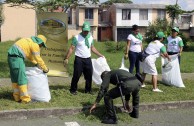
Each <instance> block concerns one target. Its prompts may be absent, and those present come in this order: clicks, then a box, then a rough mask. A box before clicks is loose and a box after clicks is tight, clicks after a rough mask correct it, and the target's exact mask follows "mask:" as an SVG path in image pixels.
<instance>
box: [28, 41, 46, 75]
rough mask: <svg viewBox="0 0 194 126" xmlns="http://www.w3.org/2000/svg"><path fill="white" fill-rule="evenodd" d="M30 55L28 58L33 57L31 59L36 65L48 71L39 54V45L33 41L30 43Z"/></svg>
mask: <svg viewBox="0 0 194 126" xmlns="http://www.w3.org/2000/svg"><path fill="white" fill-rule="evenodd" d="M31 50H32V57H33V58H30V59H33V60H35V61H33V63H37V65H38V66H39V67H40V68H41V69H42V70H43V72H45V73H48V72H49V69H48V68H47V66H46V65H45V63H44V61H43V59H42V58H41V56H40V47H39V45H38V44H36V43H34V44H33V45H32V48H31Z"/></svg>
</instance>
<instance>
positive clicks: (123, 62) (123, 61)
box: [119, 57, 129, 72]
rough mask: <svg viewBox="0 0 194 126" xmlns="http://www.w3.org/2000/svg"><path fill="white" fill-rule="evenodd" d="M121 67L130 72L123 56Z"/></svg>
mask: <svg viewBox="0 0 194 126" xmlns="http://www.w3.org/2000/svg"><path fill="white" fill-rule="evenodd" d="M119 69H122V70H126V71H127V72H129V69H128V68H126V67H125V59H124V57H123V58H122V61H121V67H120V68H119Z"/></svg>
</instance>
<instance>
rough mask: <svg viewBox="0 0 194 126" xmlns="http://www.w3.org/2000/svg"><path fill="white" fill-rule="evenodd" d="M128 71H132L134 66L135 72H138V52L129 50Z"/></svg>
mask: <svg viewBox="0 0 194 126" xmlns="http://www.w3.org/2000/svg"><path fill="white" fill-rule="evenodd" d="M128 55H129V63H130V66H129V72H130V73H133V69H134V67H135V68H136V73H140V63H139V53H138V52H132V51H129V54H128Z"/></svg>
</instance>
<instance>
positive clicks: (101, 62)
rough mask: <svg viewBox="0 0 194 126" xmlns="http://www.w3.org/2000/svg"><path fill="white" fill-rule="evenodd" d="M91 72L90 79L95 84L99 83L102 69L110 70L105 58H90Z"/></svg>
mask: <svg viewBox="0 0 194 126" xmlns="http://www.w3.org/2000/svg"><path fill="white" fill-rule="evenodd" d="M92 66H93V74H92V80H93V82H94V83H95V84H97V85H101V83H102V79H101V74H102V72H104V71H110V67H109V65H108V63H107V61H106V58H104V57H99V58H98V59H92Z"/></svg>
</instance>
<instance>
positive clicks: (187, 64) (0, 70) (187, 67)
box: [0, 41, 194, 78]
mask: <svg viewBox="0 0 194 126" xmlns="http://www.w3.org/2000/svg"><path fill="white" fill-rule="evenodd" d="M13 43H14V42H13V41H8V42H3V43H0V78H1V77H9V68H8V64H7V51H8V49H9V48H10V46H11V45H12V44H13ZM70 43H71V41H69V45H70ZM109 43H110V42H109ZM112 43H113V44H112V46H111V48H115V50H116V46H117V44H116V42H112ZM125 44H126V43H125V42H121V45H122V46H123V48H122V49H120V50H118V51H112V52H108V51H107V50H110V49H109V48H110V47H107V46H106V44H105V42H95V47H96V48H97V50H98V51H99V52H100V53H102V54H103V55H104V56H105V57H106V60H107V63H108V65H109V66H110V68H111V69H118V68H120V66H121V60H122V57H123V56H124V49H125V47H124V46H125ZM145 46H146V45H145ZM193 55H194V42H189V49H187V50H185V51H183V53H182V57H181V65H180V68H181V73H193V72H194V65H193V63H194V56H193ZM92 58H98V57H97V56H96V55H95V54H92ZM73 62H74V54H73V55H72V56H71V57H70V59H69V65H68V72H69V74H70V76H71V75H72V73H73ZM29 65H31V64H30V63H29V62H27V64H26V66H29ZM125 66H126V67H127V68H128V67H129V61H128V60H125ZM156 66H157V70H158V73H161V59H160V58H158V59H157V61H156Z"/></svg>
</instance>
